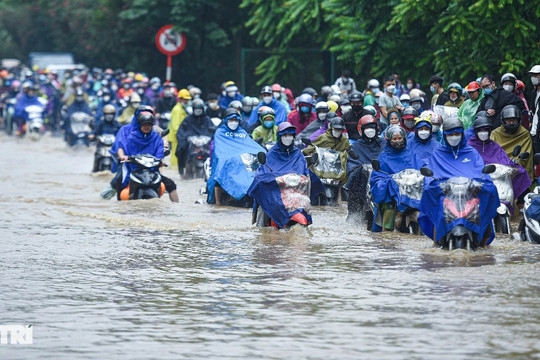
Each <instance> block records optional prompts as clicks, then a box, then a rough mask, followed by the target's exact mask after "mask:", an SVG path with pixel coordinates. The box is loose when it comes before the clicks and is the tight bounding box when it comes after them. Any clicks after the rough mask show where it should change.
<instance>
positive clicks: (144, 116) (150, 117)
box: [137, 111, 154, 126]
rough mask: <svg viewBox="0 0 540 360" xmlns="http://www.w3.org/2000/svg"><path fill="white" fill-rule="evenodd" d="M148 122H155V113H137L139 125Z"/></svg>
mask: <svg viewBox="0 0 540 360" xmlns="http://www.w3.org/2000/svg"><path fill="white" fill-rule="evenodd" d="M147 123H151V124H154V114H151V113H149V112H147V111H144V112H142V113H139V115H137V124H139V126H141V125H143V124H147Z"/></svg>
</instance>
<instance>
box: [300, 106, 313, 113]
mask: <svg viewBox="0 0 540 360" xmlns="http://www.w3.org/2000/svg"><path fill="white" fill-rule="evenodd" d="M300 111H301V112H303V113H304V114H307V113H308V112H310V111H311V108H310V107H309V106H300Z"/></svg>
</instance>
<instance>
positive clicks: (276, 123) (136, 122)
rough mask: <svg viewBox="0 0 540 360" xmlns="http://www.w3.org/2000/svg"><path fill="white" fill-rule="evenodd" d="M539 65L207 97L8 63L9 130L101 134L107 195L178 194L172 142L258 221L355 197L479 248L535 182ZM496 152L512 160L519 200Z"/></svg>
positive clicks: (195, 169)
mask: <svg viewBox="0 0 540 360" xmlns="http://www.w3.org/2000/svg"><path fill="white" fill-rule="evenodd" d="M529 75H530V79H531V80H530V82H531V88H530V89H529V90H528V91H527V90H526V86H525V83H524V82H523V81H521V80H519V79H517V78H516V76H514V75H513V74H511V73H506V74H504V75H502V77H501V78H500V81H497V80H498V79H496V78H495V77H494V76H493V75H491V74H485V75H483V76H481V77H479V78H477V79H471V81H468V82H467V85H466V86H461V85H460V84H459V83H457V82H452V83H450V84H449V85H445V80H444V79H443V78H442V77H440V76H436V75H435V76H433V77H431V78H430V79H429V83H428V85H429V89H430V92H431V93H432V96H431V98H429V95H430V94H429V93H427V92H424V91H422V90H421V88H420V85H419V84H418V83H417V82H416V81H415V80H414V79H412V78H409V79H407V80H406V81H405V82H403V83H402V82H401V81H400V76H399V74H396V73H394V74H392V75H390V76H387V77H386V78H385V79H384V82H379V80H377V79H371V80H369V81H368V82H367V84H366V88H365V89H364V90H363V91H359V90H357V88H356V83H355V82H354V80H353V79H352V77H351V74H350V72H349V71H343V73H342V76H340V77H339V78H338V79H337V80H336V82H335V84H333V85H331V86H323V87H322V88H321V89H320V93H318V92H317V91H316V90H315V89H313V88H311V87H307V88H305V89H303V90H302V91H301V93H300V94H298V96H297V97H295V96H294V95H293V93H292V91H291V90H290V89H288V88H286V87H284V86H282V85H280V84H277V83H276V84H273V85H270V84H269V85H266V86H263V87H262V88H261V90H260V93H259V94H256V96H245V95H244V94H241V93H240V91H239V89H238V86H237V85H236V84H235V83H234V82H233V81H227V82H224V83H222V84H221V86H220V92H214V93H208V94H206V96H203V93H202V91H201V89H199V88H197V87H196V86H193V85H190V86H187V87H186V88H179V87H178V86H177V85H176V84H175V83H174V82H171V81H167V82H162V81H161V80H160V79H159V78H157V77H153V78H148V77H147V76H146V75H145V74H144V73H134V72H124V71H123V70H121V69H117V70H112V69H106V70H101V69H97V68H95V69H92V70H81V71H79V70H74V71H66V72H65V73H62V74H58V73H55V72H54V71H48V70H46V69H33V70H30V69H26V70H21V69H3V70H1V71H0V79H1V82H2V84H1V85H2V86H1V87H0V99H1V107H2V109H1V110H2V111H1V115H2V117H1V119H2V127H3V129H4V130H5V131H6V132H7V133H8V134H10V135H15V136H24V135H25V134H26V133H27V132H29V129H30V128H31V127H32V126H34V125H31V124H32V121H33V119H34V120H35V119H36V118H38V117H40V118H41V119H42V122H41V123H39V122H37V124H40V125H37V126H38V128H40V130H38V132H40V133H43V132H45V131H50V132H52V133H61V134H63V137H64V139H65V141H66V142H67V143H68V144H69V145H70V146H74V145H81V144H82V145H86V146H87V145H88V144H90V143H91V142H97V144H98V145H97V150H96V155H95V159H94V165H93V168H92V170H93V171H94V172H95V171H102V170H112V171H113V172H114V173H115V176H114V178H113V179H112V180H111V186H110V188H108V189H105V190H104V192H103V193H102V196H103V197H105V198H111V197H112V196H114V194H116V195H117V198H118V199H122V200H124V199H137V198H144V197H145V196H147V197H153V196H154V195H157V196H161V195H162V194H163V193H164V192H167V193H169V197H170V199H171V201H175V202H178V194H177V190H176V184H175V183H174V181H173V180H172V179H169V178H167V177H164V176H163V175H161V174H159V168H160V167H161V166H163V164H164V162H163V159H164V158H165V157H166V156H167V155H169V154H170V157H171V159H170V163H171V165H173V166H175V167H177V168H178V172H179V177H180V179H182V178H193V177H204V178H205V180H206V184H207V189H206V193H207V201H208V203H211V204H216V205H222V204H228V205H240V206H253V207H254V223H255V222H257V223H258V224H265V225H269V224H272V225H274V226H276V227H279V228H283V227H286V226H287V225H290V224H292V223H301V224H309V223H311V217H310V215H309V207H310V205H311V203H313V204H321V205H328V204H337V203H339V202H347V207H348V220H350V221H351V222H353V223H363V222H364V221H367V223H368V227H369V229H370V230H372V231H394V230H397V231H407V230H410V231H411V232H415V233H422V232H423V233H424V234H426V235H428V236H429V237H431V238H432V239H433V240H434V241H435V242H436V243H437V244H439V245H441V246H444V247H448V246H450V247H454V246H458V247H459V246H461V245H456V243H454V242H453V241H454V240H455V239H458V240H459V239H461V238H465V237H466V235H468V236H469V242H471V244H470V245H468V246H471V247H476V246H483V245H485V244H489V243H490V242H491V240H492V239H493V237H494V233H495V228H494V227H493V224H494V222H493V221H492V219H494V218H495V217H496V215H497V211H498V209H500V204H501V203H503V198H504V199H505V203H506V205H507V208H508V209H509V214H508V215H509V216H510V217H511V216H514V217H516V216H517V215H518V212H517V210H515V209H514V208H515V207H516V209H521V208H522V207H523V204H524V202H525V198H526V196H527V194H528V193H530V192H531V191H532V190H533V189H534V186H532V184H533V183H535V180H536V177H537V176H538V173H537V172H536V171H535V164H534V162H533V158H534V156H533V154H535V153H539V152H540V141H539V135H540V133H539V132H538V108H539V99H540V85H539V81H540V65H535V66H533V67H532V69H531V70H530V71H529ZM36 107H38V111H37V113H36V112H35V109H36ZM32 109H34V110H32ZM34 123H36V122H35V121H34ZM34 127H35V126H34ZM516 149H518V151H517V153H516ZM261 153H262V154H261ZM142 154H146V155H148V156H151V157H152V159H153V160H152V161H150V160H148V159H146V158H141V157H140V155H142ZM520 154H521V155H520ZM526 154H529V156H527V155H526ZM263 155H264V156H263ZM138 156H139V157H138ZM306 159H307V160H306ZM488 164H497V165H499V166H506V167H509V168H511V169H513V172H511V174H512V175H511V176H510V177H509V178H508V180H507V184H506V187H507V188H510V189H511V190H512V191H513V192H512V196H511V197H510V199H511V200H510V201H507V200H506V199H507V196H506V195H505V196H503V195H502V192H504V191H505V190H504V189H503V188H504V181H503V182H499V183H497V181H495V176H496V174H493V172H494V171H495V170H494V169H493V168H489V169H488V168H487V167H485V165H488ZM508 171H510V170H508ZM490 173H492V175H493V178H494V181H495V182H496V183H497V187H496V186H495V185H493V182H492V178H491V176H489V174H490ZM291 174H293V175H295V176H291ZM453 178H463V179H469V180H470V181H471V182H470V183H466V182H465V180H462V181H461V182H459V181H458V182H457V183H456V182H455V181H456V180H452V179H453ZM158 180H159V181H158ZM452 181H454V182H452ZM465 183H466V185H463V184H465ZM161 184H162V185H161ZM449 184H450V185H449ZM501 184H502V185H501ZM460 186H462V187H463V189H466V191H465V190H464V191H465V192H468V193H469V195H470V196H469V197H470V199H468V200H467V199H465V198H464V199H465V200H466V201H465V203H463V204H461V201H462V200H463V199H457V200H456V199H455V198H454V197H453V196H454V195H455V194H454V193H453V190H452V189H461V187H460ZM306 199H307V201H306ZM456 201H457V203H456ZM308 203H309V204H308ZM280 209H281V210H280ZM257 214H258V215H257ZM261 214H262V215H261ZM300 215H301V216H302V218H299V216H300ZM257 216H258V219H259V220H257ZM261 216H262V217H261ZM261 219H262V220H261ZM507 220H508V219H507ZM507 227H508V228H509V223H508V224H507ZM452 234H453V235H452ZM451 235H452V236H453V237H452V236H451ZM473 238H474V239H473ZM451 239H453V240H451ZM458 240H455V241H456V242H459V241H458ZM473 240H474V241H473ZM449 241H452V242H451V243H450V244H449V243H448V242H449Z"/></svg>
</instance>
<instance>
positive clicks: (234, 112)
mask: <svg viewBox="0 0 540 360" xmlns="http://www.w3.org/2000/svg"><path fill="white" fill-rule="evenodd" d="M233 117H235V118H237V119H238V121H240V114H239V113H238V111H237V110H236V109H234V108H228V109H227V110H225V112H224V113H223V121H225V122H227V121H228V120H229V119H231V118H233Z"/></svg>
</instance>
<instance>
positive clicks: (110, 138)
mask: <svg viewBox="0 0 540 360" xmlns="http://www.w3.org/2000/svg"><path fill="white" fill-rule="evenodd" d="M114 139H115V136H114V135H113V134H103V135H101V136H99V137H98V141H99V142H100V143H102V144H103V145H106V146H112V144H113V143H114Z"/></svg>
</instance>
